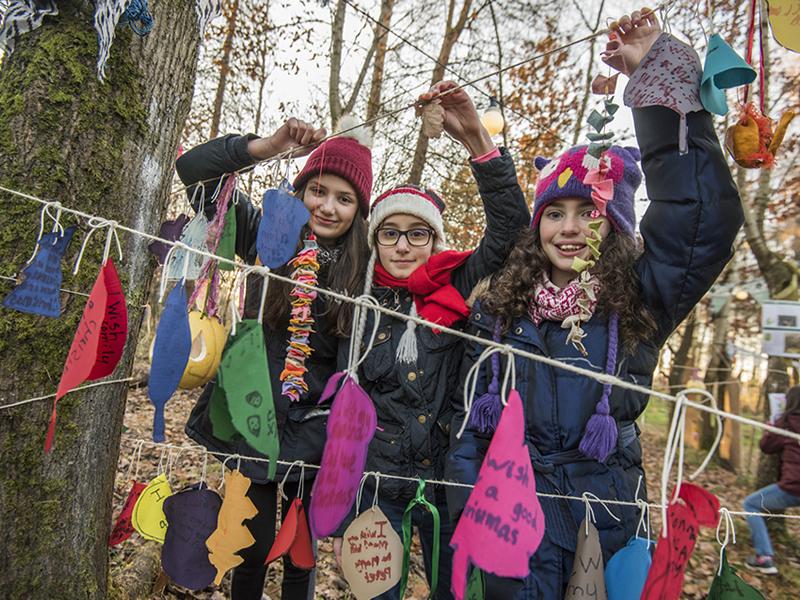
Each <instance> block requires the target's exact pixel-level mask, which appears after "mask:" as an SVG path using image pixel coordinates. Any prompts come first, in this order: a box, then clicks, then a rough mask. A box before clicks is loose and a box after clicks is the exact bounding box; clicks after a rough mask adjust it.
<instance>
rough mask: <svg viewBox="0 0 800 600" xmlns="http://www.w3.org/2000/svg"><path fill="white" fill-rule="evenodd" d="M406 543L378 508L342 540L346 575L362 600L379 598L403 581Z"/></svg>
mask: <svg viewBox="0 0 800 600" xmlns="http://www.w3.org/2000/svg"><path fill="white" fill-rule="evenodd" d="M402 557H403V542H402V541H401V540H400V536H399V535H397V532H396V531H395V530H394V529H393V528H392V524H391V523H390V522H389V518H388V517H387V516H386V515H385V514H384V513H383V511H382V510H381V509H380V508H378V507H377V506H373V507H372V508H369V509H367V510H365V511H364V512H362V513H361V514H360V515H358V516H357V517H356V518H355V519H354V520H353V522H352V523H350V525H349V526H348V527H347V529H346V530H345V532H344V537H343V538H342V571H343V572H344V578H345V579H346V580H347V583H349V584H350V589H351V590H352V591H353V594H355V596H356V598H357V599H358V600H369V599H370V598H376V597H378V596H380V595H381V594H382V593H384V592H388V591H389V590H390V589H392V588H393V587H394V586H395V585H397V583H398V582H399V581H400V572H401V569H402V565H403V558H402Z"/></svg>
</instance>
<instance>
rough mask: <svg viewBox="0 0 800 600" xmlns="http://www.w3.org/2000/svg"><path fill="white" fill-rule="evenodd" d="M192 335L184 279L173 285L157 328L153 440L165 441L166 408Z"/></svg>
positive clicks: (151, 388) (151, 382)
mask: <svg viewBox="0 0 800 600" xmlns="http://www.w3.org/2000/svg"><path fill="white" fill-rule="evenodd" d="M191 349H192V335H191V331H190V329H189V316H188V313H187V308H186V288H185V286H184V282H183V281H181V282H179V283H177V284H176V285H175V287H174V288H172V291H171V292H170V293H169V296H167V301H166V303H165V304H164V312H163V313H162V314H161V319H160V320H159V322H158V327H157V328H156V338H155V341H154V344H153V355H152V359H151V361H152V364H151V366H150V377H149V379H148V383H147V394H148V396H149V397H150V401H151V402H152V403H153V406H154V407H155V413H154V415H153V441H155V442H163V441H164V407H165V405H166V404H167V401H168V400H169V399H170V398H171V397H172V394H174V393H175V390H176V389H178V383H180V380H181V376H182V375H183V372H184V369H185V368H186V363H187V362H188V360H189V353H190V352H191Z"/></svg>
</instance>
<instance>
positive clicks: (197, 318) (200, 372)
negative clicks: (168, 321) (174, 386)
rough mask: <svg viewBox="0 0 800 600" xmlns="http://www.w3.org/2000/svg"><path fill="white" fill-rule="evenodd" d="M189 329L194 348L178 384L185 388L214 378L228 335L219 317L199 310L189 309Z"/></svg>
mask: <svg viewBox="0 0 800 600" xmlns="http://www.w3.org/2000/svg"><path fill="white" fill-rule="evenodd" d="M189 329H190V331H191V336H192V350H191V352H190V354H189V361H188V362H187V363H186V369H185V370H184V371H183V376H182V377H181V381H180V383H179V384H178V386H179V387H180V388H181V389H184V390H191V389H193V388H197V387H200V386H203V385H205V384H207V383H208V382H209V381H211V379H213V378H214V375H216V374H217V369H218V368H219V363H220V360H221V359H222V350H223V348H224V347H225V340H226V339H227V337H228V332H227V331H226V330H225V326H224V325H223V324H222V322H221V321H220V320H219V319H218V318H216V317H211V316H207V315H204V314H203V313H202V311H199V310H192V311H189Z"/></svg>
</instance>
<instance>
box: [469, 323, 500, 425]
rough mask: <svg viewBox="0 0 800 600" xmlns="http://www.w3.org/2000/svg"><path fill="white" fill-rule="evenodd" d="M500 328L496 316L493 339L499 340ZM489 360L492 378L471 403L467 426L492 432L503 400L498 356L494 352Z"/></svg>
mask: <svg viewBox="0 0 800 600" xmlns="http://www.w3.org/2000/svg"><path fill="white" fill-rule="evenodd" d="M501 329H502V321H501V319H499V318H498V319H497V321H496V322H495V325H494V335H493V336H492V340H493V341H495V342H499V341H500V340H501V336H500V331H501ZM491 361H492V380H491V382H490V383H489V389H488V390H487V391H486V393H485V394H483V395H482V396H479V397H478V399H477V400H475V401H474V402H473V403H472V410H470V413H469V426H470V427H471V428H472V429H477V430H478V431H480V432H481V433H494V430H495V429H496V428H497V423H498V422H499V421H500V413H502V412H503V402H502V401H501V399H500V356H499V355H498V354H497V353H496V352H495V353H494V354H492V356H491Z"/></svg>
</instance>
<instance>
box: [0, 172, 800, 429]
mask: <svg viewBox="0 0 800 600" xmlns="http://www.w3.org/2000/svg"><path fill="white" fill-rule="evenodd" d="M0 191H4V192H7V193H10V194H12V195H15V196H19V197H21V198H26V199H29V200H33V201H35V202H39V203H40V204H43V205H49V206H56V207H58V208H59V209H61V210H62V211H64V212H68V213H72V214H75V215H79V216H82V217H84V218H86V219H99V217H96V216H94V215H90V214H88V213H85V212H83V211H79V210H75V209H72V208H67V207H65V206H62V205H61V204H60V203H58V202H48V201H46V200H42V199H41V198H37V197H36V196H32V195H30V194H26V193H24V192H19V191H16V190H12V189H9V188H6V187H3V186H0ZM116 229H118V230H121V231H126V232H129V233H132V234H134V235H140V236H142V237H145V238H147V239H151V240H155V241H159V242H162V243H164V244H167V245H169V246H176V245H180V246H181V248H182V249H184V250H186V251H188V252H194V253H195V254H198V255H200V256H205V257H207V258H210V259H213V260H217V261H221V262H225V263H228V264H231V265H233V266H234V268H236V269H247V271H248V273H251V272H252V273H258V274H260V275H262V276H263V277H270V278H273V279H276V280H279V281H283V282H286V283H290V284H292V285H297V286H301V287H303V288H305V289H308V290H312V291H316V292H317V293H318V294H322V295H324V296H328V297H331V298H334V299H336V300H339V301H342V302H349V303H351V304H354V305H356V306H361V307H362V308H369V309H372V310H377V311H380V312H382V313H384V314H386V315H389V316H391V317H394V318H396V319H401V320H406V321H413V322H414V323H416V324H417V325H422V326H423V327H428V328H430V329H435V330H438V331H440V332H443V333H448V334H450V335H454V336H456V337H460V338H463V339H465V340H468V341H471V342H474V343H476V344H480V345H482V346H485V347H487V348H497V349H498V350H500V351H502V352H503V353H505V354H513V355H516V356H519V357H522V358H527V359H529V360H532V361H534V362H539V363H543V364H546V365H548V366H551V367H555V368H557V369H562V370H564V371H570V372H572V373H576V374H578V375H583V376H584V377H588V378H589V379H594V380H595V381H598V382H600V383H604V384H610V385H613V386H616V387H618V388H623V389H627V390H631V391H634V392H639V393H641V394H645V395H647V396H649V397H654V398H659V399H661V400H665V401H667V402H677V401H678V396H675V395H672V394H668V393H666V392H661V391H658V390H654V389H652V388H648V387H645V386H642V385H638V384H635V383H631V382H628V381H625V380H623V379H619V378H618V377H616V376H614V375H609V374H606V373H601V372H600V373H599V372H595V371H591V370H589V369H585V368H583V367H578V366H575V365H572V364H569V363H565V362H561V361H559V360H558V359H555V358H550V357H549V356H543V355H540V354H534V353H533V352H528V351H526V350H521V349H519V348H513V347H511V346H510V345H508V344H501V343H499V342H495V341H493V340H491V339H485V338H482V337H479V336H477V335H473V334H470V333H466V332H464V331H460V330H458V329H453V328H451V327H445V326H444V325H442V324H440V323H433V322H431V321H427V320H425V319H422V318H420V317H419V316H412V315H407V314H404V313H401V312H398V311H396V310H392V309H390V308H387V307H385V306H380V305H378V306H375V305H373V304H371V303H369V302H366V301H364V300H361V299H359V298H354V297H352V296H348V295H347V294H342V293H340V292H335V291H333V290H329V289H326V288H321V287H317V286H314V285H311V284H307V283H303V282H301V281H293V280H292V279H291V278H289V277H284V276H282V275H278V274H276V273H273V272H272V271H270V270H269V269H268V268H267V267H264V266H255V265H245V264H244V263H241V262H239V261H235V260H231V259H228V258H225V257H223V256H217V255H215V254H212V253H210V252H206V251H205V250H198V249H196V248H191V247H189V246H186V245H185V244H183V243H182V242H180V241H171V240H165V239H163V238H160V237H158V236H155V235H152V234H149V233H145V232H143V231H139V230H137V229H132V228H130V227H126V226H124V225H119V224H118V225H116ZM688 391H689V392H691V390H688ZM683 403H684V404H685V405H687V406H691V407H693V408H696V409H698V410H701V411H704V412H707V413H710V414H714V415H718V416H720V417H724V418H727V419H731V420H733V421H738V422H739V423H742V424H744V425H750V426H751V427H756V428H759V429H763V430H765V431H770V432H772V433H775V434H778V435H782V436H784V437H788V438H792V439H794V440H797V441H798V442H800V433H795V432H792V431H787V430H785V429H780V428H778V427H775V426H773V425H770V424H768V423H763V422H761V421H756V420H754V419H749V418H747V417H742V416H741V415H737V414H734V413H730V412H727V411H724V410H720V409H719V408H715V407H713V406H706V405H705V404H702V403H700V402H695V401H694V400H689V399H688V398H685V399H683Z"/></svg>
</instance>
